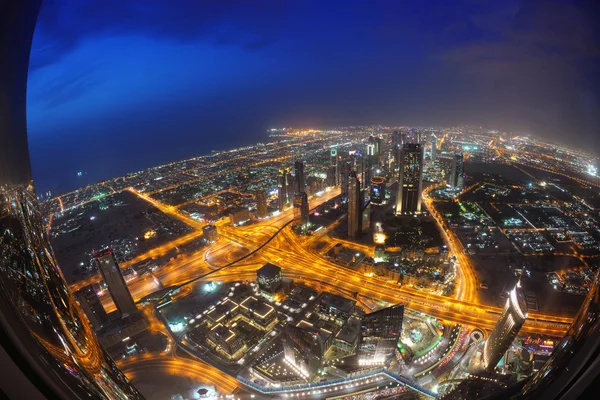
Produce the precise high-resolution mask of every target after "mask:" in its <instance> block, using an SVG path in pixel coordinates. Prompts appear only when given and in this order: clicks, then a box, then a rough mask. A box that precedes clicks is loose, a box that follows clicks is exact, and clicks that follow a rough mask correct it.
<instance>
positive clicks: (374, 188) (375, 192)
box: [371, 176, 385, 204]
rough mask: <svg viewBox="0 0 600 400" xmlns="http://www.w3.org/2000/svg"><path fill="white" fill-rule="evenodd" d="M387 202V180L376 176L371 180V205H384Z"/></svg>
mask: <svg viewBox="0 0 600 400" xmlns="http://www.w3.org/2000/svg"><path fill="white" fill-rule="evenodd" d="M384 201H385V178H384V177H383V176H374V177H373V178H371V203H373V204H382V203H383V202H384Z"/></svg>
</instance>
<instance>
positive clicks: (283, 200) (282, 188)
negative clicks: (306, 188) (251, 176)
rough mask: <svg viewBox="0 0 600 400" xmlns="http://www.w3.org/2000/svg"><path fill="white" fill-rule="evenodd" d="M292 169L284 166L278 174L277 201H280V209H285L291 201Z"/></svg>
mask: <svg viewBox="0 0 600 400" xmlns="http://www.w3.org/2000/svg"><path fill="white" fill-rule="evenodd" d="M289 181H290V169H289V168H282V169H280V170H279V173H278V174H277V202H278V203H279V204H278V206H279V211H283V209H284V208H285V206H286V205H288V204H289V203H290V201H291V199H290V197H289V191H290V188H289V187H288V185H289V183H290V182H289Z"/></svg>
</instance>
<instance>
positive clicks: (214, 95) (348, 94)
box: [28, 0, 600, 192]
mask: <svg viewBox="0 0 600 400" xmlns="http://www.w3.org/2000/svg"><path fill="white" fill-rule="evenodd" d="M597 3H599V2H598V1H594V0H591V1H557V0H539V1H538V0H529V1H513V0H502V1H477V0H461V1H450V0H440V1H425V0H423V1H385V0H378V1H360V2H355V1H331V2H329V1H324V0H322V1H306V0H298V1H290V2H286V1H270V2H257V1H224V0H219V1H207V0H206V1H198V0H103V1H98V0H45V1H44V4H43V6H42V10H41V13H40V17H39V22H38V26H37V29H36V33H35V38H34V41H33V49H32V55H31V67H30V77H29V88H28V122H29V137H30V148H31V151H32V163H33V168H34V175H35V179H36V184H37V186H38V190H41V191H44V190H49V189H53V190H54V191H55V192H62V191H65V190H67V189H73V188H75V187H77V186H81V185H84V184H87V183H92V182H96V181H98V180H101V179H105V178H110V177H112V176H116V175H121V174H124V173H127V172H131V171H135V170H139V169H142V168H145V167H149V166H154V165H158V164H160V163H163V162H167V161H174V160H178V159H182V158H186V157H191V156H195V155H201V154H206V153H208V152H210V151H211V150H213V149H226V148H230V147H234V146H239V145H243V144H251V143H256V142H258V141H261V140H266V134H265V130H266V129H268V128H271V127H281V126H295V127H300V126H301V127H334V126H338V125H349V124H371V123H381V124H390V125H392V124H402V125H446V126H448V125H453V124H474V125H483V126H486V127H490V128H494V127H497V128H500V129H506V130H511V131H514V132H516V133H532V134H537V135H540V136H545V137H548V138H553V139H558V140H561V141H563V142H567V143H576V144H577V147H581V148H588V149H592V150H594V151H595V152H596V153H599V152H600V137H599V136H600V133H599V132H600V111H599V110H600V90H599V87H600V68H599V60H600V47H599V41H598V37H599V31H598V29H599V28H598V26H596V27H595V26H594V25H595V24H596V21H597V19H598V18H599V14H598V12H597V6H596V4H597ZM368 5H371V6H368ZM374 5H376V6H374ZM596 25H597V24H596ZM77 171H84V172H85V173H86V175H85V176H84V177H82V178H77V177H76V174H77Z"/></svg>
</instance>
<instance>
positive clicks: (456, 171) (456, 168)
mask: <svg viewBox="0 0 600 400" xmlns="http://www.w3.org/2000/svg"><path fill="white" fill-rule="evenodd" d="M463 169H464V167H463V155H462V154H461V153H456V154H455V155H454V157H452V168H451V171H450V179H449V180H448V183H449V184H450V186H451V187H452V188H456V189H460V188H462V187H463V185H464V179H463V176H464V172H463Z"/></svg>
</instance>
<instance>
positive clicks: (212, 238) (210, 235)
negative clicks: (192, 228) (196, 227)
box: [202, 225, 218, 243]
mask: <svg viewBox="0 0 600 400" xmlns="http://www.w3.org/2000/svg"><path fill="white" fill-rule="evenodd" d="M202 236H204V240H206V241H207V242H209V243H213V242H216V241H217V238H218V234H217V227H216V226H214V225H206V226H204V227H203V228H202Z"/></svg>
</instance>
